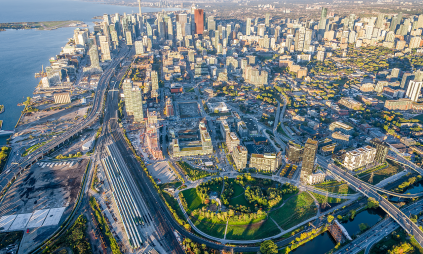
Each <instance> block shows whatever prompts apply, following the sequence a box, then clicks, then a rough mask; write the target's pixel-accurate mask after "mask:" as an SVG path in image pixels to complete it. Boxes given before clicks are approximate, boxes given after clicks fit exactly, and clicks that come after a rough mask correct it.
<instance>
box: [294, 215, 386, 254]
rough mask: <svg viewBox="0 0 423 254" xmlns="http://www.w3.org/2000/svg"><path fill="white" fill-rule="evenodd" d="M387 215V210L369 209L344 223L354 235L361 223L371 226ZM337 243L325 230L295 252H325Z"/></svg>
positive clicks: (314, 253) (303, 253) (358, 230)
mask: <svg viewBox="0 0 423 254" xmlns="http://www.w3.org/2000/svg"><path fill="white" fill-rule="evenodd" d="M384 215H385V212H384V211H383V210H382V209H380V208H378V209H368V210H365V211H363V212H361V213H359V214H357V215H356V216H355V218H354V220H352V221H348V222H343V223H342V225H343V226H344V227H345V229H346V230H347V231H348V234H349V235H350V236H353V235H355V234H357V233H360V228H359V227H358V225H359V224H361V223H366V224H367V225H369V226H370V227H372V226H373V225H375V224H376V223H377V222H379V221H380V220H381V219H382V217H383V216H384ZM335 245H336V241H335V240H334V239H333V238H332V236H331V235H330V233H329V232H325V233H323V234H321V235H319V236H317V237H316V238H314V239H313V240H311V241H310V242H307V243H305V244H304V245H302V246H300V247H298V248H297V249H295V250H294V251H293V252H295V253H296V254H308V253H313V254H324V253H326V252H328V251H330V250H331V249H333V248H334V247H335Z"/></svg>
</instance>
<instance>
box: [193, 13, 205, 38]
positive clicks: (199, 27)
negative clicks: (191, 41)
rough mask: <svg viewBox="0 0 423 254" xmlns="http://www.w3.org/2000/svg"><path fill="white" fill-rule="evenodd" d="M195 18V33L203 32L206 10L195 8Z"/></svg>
mask: <svg viewBox="0 0 423 254" xmlns="http://www.w3.org/2000/svg"><path fill="white" fill-rule="evenodd" d="M194 19H195V34H203V31H204V10H203V9H195V10H194Z"/></svg>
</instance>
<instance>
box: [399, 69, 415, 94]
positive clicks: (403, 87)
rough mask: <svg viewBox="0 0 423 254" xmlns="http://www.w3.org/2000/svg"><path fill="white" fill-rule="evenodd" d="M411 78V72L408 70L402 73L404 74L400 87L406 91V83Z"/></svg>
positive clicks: (412, 76) (412, 77)
mask: <svg viewBox="0 0 423 254" xmlns="http://www.w3.org/2000/svg"><path fill="white" fill-rule="evenodd" d="M413 79H414V75H413V73H409V72H407V73H404V75H402V80H401V89H403V90H406V91H407V90H408V84H409V83H410V81H411V80H413Z"/></svg>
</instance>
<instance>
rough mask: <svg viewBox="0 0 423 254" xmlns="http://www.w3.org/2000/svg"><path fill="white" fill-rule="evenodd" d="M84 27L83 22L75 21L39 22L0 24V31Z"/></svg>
mask: <svg viewBox="0 0 423 254" xmlns="http://www.w3.org/2000/svg"><path fill="white" fill-rule="evenodd" d="M77 26H78V27H79V26H83V27H86V26H87V25H86V24H85V23H84V22H81V21H76V20H64V21H41V22H12V23H0V31H5V30H6V29H38V30H54V29H57V28H62V27H77Z"/></svg>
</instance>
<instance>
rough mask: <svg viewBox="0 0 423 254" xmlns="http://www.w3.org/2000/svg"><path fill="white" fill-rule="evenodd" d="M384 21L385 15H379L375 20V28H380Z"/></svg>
mask: <svg viewBox="0 0 423 254" xmlns="http://www.w3.org/2000/svg"><path fill="white" fill-rule="evenodd" d="M384 19H385V15H384V14H383V13H379V14H378V15H377V20H376V27H377V28H382V25H383V20H384Z"/></svg>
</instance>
